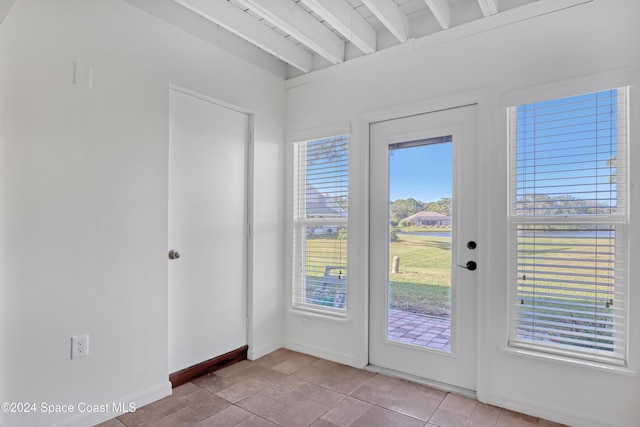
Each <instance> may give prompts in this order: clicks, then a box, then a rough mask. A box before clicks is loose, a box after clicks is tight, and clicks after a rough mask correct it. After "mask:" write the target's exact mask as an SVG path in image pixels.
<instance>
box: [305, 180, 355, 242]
mask: <svg viewBox="0 0 640 427" xmlns="http://www.w3.org/2000/svg"><path fill="white" fill-rule="evenodd" d="M306 203H307V206H306V210H307V218H346V216H347V212H346V211H345V210H344V209H343V208H342V206H340V204H339V203H337V202H336V201H335V199H334V198H332V197H331V196H329V195H327V194H325V193H321V192H319V191H318V190H317V189H316V188H315V187H314V186H313V185H310V184H309V185H307V194H306ZM337 231H338V228H337V227H318V228H314V230H313V234H316V235H318V234H327V233H336V232H337Z"/></svg>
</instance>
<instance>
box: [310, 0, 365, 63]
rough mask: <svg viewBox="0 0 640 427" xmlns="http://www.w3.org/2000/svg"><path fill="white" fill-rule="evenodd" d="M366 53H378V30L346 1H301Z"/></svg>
mask: <svg viewBox="0 0 640 427" xmlns="http://www.w3.org/2000/svg"><path fill="white" fill-rule="evenodd" d="M300 1H301V2H302V3H304V4H305V5H306V6H307V7H308V8H309V9H311V10H313V11H314V12H315V13H316V14H317V15H318V16H320V17H321V18H322V19H324V20H325V21H327V23H328V24H329V25H331V26H332V27H333V28H335V29H336V31H338V32H339V33H340V34H342V35H343V36H344V38H346V39H347V40H349V41H350V42H351V43H353V44H354V45H355V46H356V47H357V48H358V49H360V50H361V51H362V52H364V53H373V52H375V51H376V30H375V29H374V28H373V27H372V26H371V25H369V23H368V22H367V21H366V20H365V19H364V18H363V17H362V16H361V15H360V14H359V13H358V12H356V11H355V9H354V8H353V7H351V6H350V5H349V3H347V2H346V0H322V1H320V0H300Z"/></svg>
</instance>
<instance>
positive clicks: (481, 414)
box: [471, 402, 502, 427]
mask: <svg viewBox="0 0 640 427" xmlns="http://www.w3.org/2000/svg"><path fill="white" fill-rule="evenodd" d="M500 412H502V410H501V409H500V408H497V407H495V406H492V405H487V404H486V403H480V402H478V404H477V405H476V407H475V408H474V410H473V413H472V414H471V420H472V421H473V423H474V426H475V425H477V426H480V427H485V426H486V427H493V426H495V425H496V424H498V418H500Z"/></svg>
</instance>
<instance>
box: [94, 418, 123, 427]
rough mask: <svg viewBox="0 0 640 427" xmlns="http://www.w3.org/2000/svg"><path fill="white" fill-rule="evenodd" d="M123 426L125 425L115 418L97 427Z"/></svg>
mask: <svg viewBox="0 0 640 427" xmlns="http://www.w3.org/2000/svg"><path fill="white" fill-rule="evenodd" d="M123 426H124V424H122V423H121V422H120V421H119V420H118V419H117V418H114V419H112V420H109V421H105V422H103V423H100V424H97V425H96V426H95V427H123Z"/></svg>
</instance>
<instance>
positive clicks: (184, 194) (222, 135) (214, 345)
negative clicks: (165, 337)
mask: <svg viewBox="0 0 640 427" xmlns="http://www.w3.org/2000/svg"><path fill="white" fill-rule="evenodd" d="M170 103H171V112H170V144H169V250H171V251H174V252H170V257H169V258H170V259H168V262H169V373H174V372H177V371H179V370H182V369H184V368H188V367H191V366H193V365H196V364H198V363H201V362H204V361H206V360H209V359H211V358H214V357H217V356H220V355H222V354H224V353H227V352H229V351H231V350H235V349H238V348H240V347H242V346H244V345H245V344H246V343H247V336H246V334H247V332H246V274H245V270H246V266H245V254H246V229H247V213H246V210H247V209H246V185H247V184H246V183H247V180H246V176H247V165H246V163H247V160H246V152H247V140H248V139H247V137H248V117H247V115H246V114H243V113H239V112H237V111H234V110H231V109H229V108H225V107H222V106H220V105H216V104H215V103H213V102H210V101H208V100H206V98H204V97H199V96H194V95H192V94H187V93H185V92H182V91H179V90H173V89H172V90H171V93H170ZM176 252H177V254H176Z"/></svg>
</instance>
